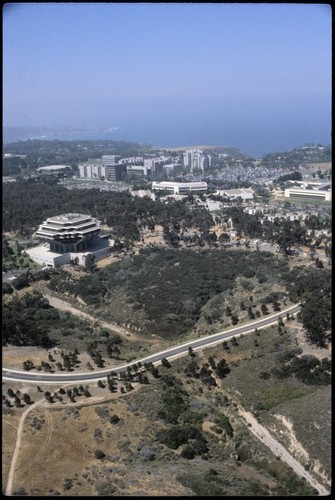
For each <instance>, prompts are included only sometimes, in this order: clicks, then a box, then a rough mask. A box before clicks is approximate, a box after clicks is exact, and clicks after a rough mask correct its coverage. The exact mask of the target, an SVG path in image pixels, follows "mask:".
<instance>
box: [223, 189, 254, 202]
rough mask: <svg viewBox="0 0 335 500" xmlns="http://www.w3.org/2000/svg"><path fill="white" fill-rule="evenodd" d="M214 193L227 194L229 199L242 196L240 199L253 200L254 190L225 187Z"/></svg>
mask: <svg viewBox="0 0 335 500" xmlns="http://www.w3.org/2000/svg"><path fill="white" fill-rule="evenodd" d="M216 194H219V195H221V196H227V197H228V198H230V199H231V200H236V199H237V198H242V200H253V199H254V191H253V190H252V189H242V188H241V189H226V190H224V191H217V193H216Z"/></svg>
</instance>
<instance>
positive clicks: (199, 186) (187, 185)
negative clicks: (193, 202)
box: [151, 181, 207, 194]
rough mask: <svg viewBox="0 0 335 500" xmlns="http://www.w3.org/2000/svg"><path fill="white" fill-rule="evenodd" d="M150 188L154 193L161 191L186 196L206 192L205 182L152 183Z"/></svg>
mask: <svg viewBox="0 0 335 500" xmlns="http://www.w3.org/2000/svg"><path fill="white" fill-rule="evenodd" d="M151 188H152V189H153V190H156V191H159V190H161V191H169V192H170V193H174V194H187V193H190V192H194V191H202V192H204V191H207V182H172V181H171V182H169V181H161V182H158V181H154V182H153V183H152V186H151Z"/></svg>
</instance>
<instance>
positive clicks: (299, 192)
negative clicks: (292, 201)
mask: <svg viewBox="0 0 335 500" xmlns="http://www.w3.org/2000/svg"><path fill="white" fill-rule="evenodd" d="M301 196H306V197H308V198H315V199H317V200H323V201H332V192H331V189H330V190H329V191H323V190H318V189H303V188H292V189H291V188H289V189H285V198H294V197H301Z"/></svg>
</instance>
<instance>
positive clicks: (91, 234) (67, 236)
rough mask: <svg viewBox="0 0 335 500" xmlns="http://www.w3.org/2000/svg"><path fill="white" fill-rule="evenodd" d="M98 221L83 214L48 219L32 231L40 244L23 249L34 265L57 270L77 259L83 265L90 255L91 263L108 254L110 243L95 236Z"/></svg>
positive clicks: (106, 239) (69, 214) (98, 230)
mask: <svg viewBox="0 0 335 500" xmlns="http://www.w3.org/2000/svg"><path fill="white" fill-rule="evenodd" d="M99 233H100V221H99V220H97V219H95V218H93V217H91V216H90V215H83V214H74V213H68V214H62V215H57V216H55V217H49V219H47V220H46V221H45V222H43V224H41V225H40V226H39V228H38V230H37V231H36V237H37V238H39V239H40V240H42V242H44V243H43V244H42V245H39V246H37V247H34V248H30V249H28V250H27V254H28V255H29V257H30V258H31V259H32V260H33V261H34V262H37V263H38V264H41V265H43V266H50V267H59V266H61V265H64V264H69V263H70V262H71V260H72V259H75V258H78V261H79V264H81V265H85V259H86V256H87V255H89V254H91V255H94V257H95V261H98V260H101V259H104V258H105V257H108V256H109V255H110V249H111V246H112V244H113V242H112V241H111V240H109V239H108V238H107V237H105V238H103V237H99Z"/></svg>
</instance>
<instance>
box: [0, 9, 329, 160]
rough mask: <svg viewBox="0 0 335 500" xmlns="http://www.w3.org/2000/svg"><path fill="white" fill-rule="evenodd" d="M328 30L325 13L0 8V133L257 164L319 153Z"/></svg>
mask: <svg viewBox="0 0 335 500" xmlns="http://www.w3.org/2000/svg"><path fill="white" fill-rule="evenodd" d="M331 21H332V16H331V7H330V6H329V5H328V4H280V3H279V4H245V3H241V4H227V3H213V4H211V3H20V4H6V5H5V6H4V8H3V121H4V125H8V126H45V127H72V126H83V127H85V126H90V127H115V128H116V129H115V131H114V136H115V139H118V140H120V139H123V140H136V141H139V142H147V143H151V144H154V145H160V146H183V145H186V146H187V145H196V144H198V145H200V144H212V145H222V146H235V147H238V148H240V149H242V150H244V151H246V152H249V153H251V154H258V155H259V154H264V153H267V152H271V151H273V150H288V149H291V148H293V147H298V146H301V145H303V144H305V143H306V142H321V143H323V144H328V143H330V124H331ZM111 138H113V137H112V136H111Z"/></svg>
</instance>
